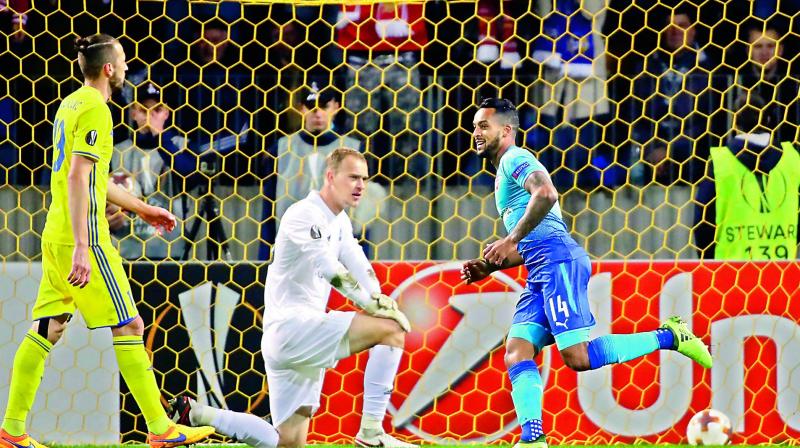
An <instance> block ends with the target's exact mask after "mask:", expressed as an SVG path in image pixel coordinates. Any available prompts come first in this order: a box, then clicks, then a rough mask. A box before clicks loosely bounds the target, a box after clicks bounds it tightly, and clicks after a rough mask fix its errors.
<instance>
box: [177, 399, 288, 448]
mask: <svg viewBox="0 0 800 448" xmlns="http://www.w3.org/2000/svg"><path fill="white" fill-rule="evenodd" d="M189 421H190V422H191V423H192V425H195V426H199V425H210V426H213V427H214V428H216V430H217V432H218V433H220V434H222V435H225V436H228V437H232V438H234V439H236V440H238V441H239V442H243V443H246V444H248V445H250V446H252V447H255V448H275V447H277V446H278V431H276V430H275V428H274V427H273V426H272V425H270V424H269V423H267V422H266V420H263V419H260V418H258V417H256V416H255V415H253V414H248V413H245V412H233V411H228V410H225V409H217V408H213V407H211V406H205V405H202V404H196V405H194V406H192V409H191V411H189Z"/></svg>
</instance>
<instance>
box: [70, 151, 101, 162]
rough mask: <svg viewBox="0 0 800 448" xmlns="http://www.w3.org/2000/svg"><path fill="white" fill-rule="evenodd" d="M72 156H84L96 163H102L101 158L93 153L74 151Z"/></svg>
mask: <svg viewBox="0 0 800 448" xmlns="http://www.w3.org/2000/svg"><path fill="white" fill-rule="evenodd" d="M72 155H73V156H83V157H86V158H87V159H92V161H94V162H99V161H100V156H98V155H97V154H94V153H91V152H87V151H72Z"/></svg>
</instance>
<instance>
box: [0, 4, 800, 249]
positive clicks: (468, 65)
mask: <svg viewBox="0 0 800 448" xmlns="http://www.w3.org/2000/svg"><path fill="white" fill-rule="evenodd" d="M83 3H85V5H83ZM718 3H719V2H715V1H711V2H691V1H685V0H684V1H680V2H679V1H656V0H636V1H634V2H630V1H624V0H584V1H582V2H581V1H558V2H553V1H533V0H532V1H529V2H517V1H514V2H511V1H508V0H479V1H478V2H476V3H475V4H471V3H470V2H465V3H458V2H456V3H448V2H445V1H429V2H425V3H424V4H420V3H409V4H402V3H386V4H376V5H375V6H373V7H369V6H346V7H343V6H335V5H328V6H305V7H292V6H286V5H275V4H273V5H253V4H242V3H239V2H220V3H214V4H209V3H194V2H188V1H186V0H168V1H165V2H109V1H105V0H87V1H86V2H55V1H44V2H37V3H36V7H35V8H34V7H33V6H32V5H31V2H29V1H28V0H0V26H2V27H3V31H4V33H5V34H7V35H9V36H10V37H11V38H10V39H7V40H5V41H4V42H5V43H6V45H7V48H5V49H4V50H5V51H3V52H2V53H0V76H2V78H4V79H5V80H7V86H8V91H7V93H6V94H4V95H3V96H1V97H0V124H2V126H0V131H2V135H0V165H2V166H4V167H6V168H5V169H3V170H0V173H1V174H2V175H4V176H5V180H6V182H7V183H8V184H12V185H15V186H21V187H23V188H24V187H25V186H28V185H45V184H47V183H48V181H49V180H48V176H49V170H48V169H46V167H47V166H48V163H49V161H48V160H49V155H50V147H51V139H52V138H51V135H50V132H51V130H50V127H49V126H47V125H45V124H46V123H49V122H50V120H51V119H52V114H53V113H54V110H55V109H54V107H55V105H56V104H57V103H58V101H56V100H57V99H58V98H59V97H60V95H62V92H64V91H70V90H72V88H73V87H74V86H75V85H76V84H77V79H76V78H74V77H73V78H70V75H71V74H73V73H74V67H73V66H72V61H73V60H74V55H72V54H70V53H69V51H66V50H64V48H68V47H65V46H64V43H65V42H70V41H71V38H73V37H74V36H73V35H72V34H71V33H72V32H73V31H77V30H82V29H85V30H87V32H95V31H100V32H104V33H108V34H110V35H113V36H122V38H121V39H120V40H121V42H122V43H123V45H124V46H125V47H126V49H127V51H129V53H130V54H131V55H134V56H135V58H132V62H131V64H130V68H129V75H128V79H129V81H130V83H129V84H130V85H129V86H127V88H126V89H124V90H123V93H122V94H121V95H119V96H118V97H117V98H114V100H113V102H112V103H111V107H112V113H113V116H114V123H115V125H116V126H115V129H114V139H115V143H117V149H118V152H119V157H118V162H115V163H118V165H117V167H118V168H119V169H121V170H124V171H126V172H127V173H129V174H131V175H132V177H134V178H136V179H137V183H138V184H139V185H140V188H141V190H142V193H144V194H151V195H152V193H154V192H158V193H159V194H158V195H157V196H158V200H160V201H162V202H163V203H165V204H169V203H172V208H173V210H176V211H177V212H176V215H178V216H179V217H181V216H190V215H192V214H194V213H195V210H197V211H199V210H200V209H201V206H200V205H198V204H199V203H198V202H196V201H195V202H193V199H202V198H204V197H207V196H210V195H215V196H221V194H220V193H215V191H214V188H218V189H222V190H223V191H229V190H225V189H226V188H228V189H230V188H233V189H235V188H238V187H247V186H252V187H254V188H256V191H259V192H261V193H262V196H263V197H262V198H260V199H262V200H263V201H264V203H265V206H264V213H263V214H262V216H260V219H261V221H260V222H253V223H250V224H249V225H251V226H256V227H259V226H274V220H275V219H280V216H279V212H280V210H281V209H282V206H280V203H281V201H282V200H283V199H285V198H281V197H277V196H279V195H287V194H290V193H288V192H291V191H292V190H293V188H300V189H301V190H302V191H305V190H307V188H308V186H309V185H313V176H314V173H313V172H310V174H308V175H307V176H306V177H307V178H308V179H306V180H302V181H298V182H300V183H303V182H305V184H303V186H297V185H295V186H288V187H287V186H285V185H286V184H287V183H291V182H293V181H296V180H297V179H293V178H292V176H294V174H292V173H293V169H292V168H291V166H292V165H291V163H294V164H296V166H298V167H301V168H298V169H300V170H303V169H306V168H302V166H304V165H303V163H307V160H306V159H302V160H301V158H299V156H296V155H295V156H293V157H296V158H297V159H296V160H293V161H289V159H287V156H286V154H285V153H281V150H282V149H281V148H283V151H286V149H285V145H284V146H283V147H282V146H281V139H282V138H288V137H287V136H290V135H293V134H295V133H300V134H303V135H304V136H305V138H306V141H307V142H310V143H309V144H310V145H311V147H314V146H315V145H320V146H324V145H325V144H327V143H329V142H331V141H333V140H331V139H335V140H336V141H339V139H344V138H348V139H354V140H348V141H349V142H358V145H359V148H357V149H361V150H362V151H364V152H365V154H366V155H367V158H368V160H369V163H370V171H371V172H372V173H374V174H375V177H374V179H375V181H376V183H377V184H379V185H380V186H381V187H382V188H383V191H384V194H385V193H386V191H387V190H390V191H391V195H393V196H395V197H399V198H400V199H409V198H411V197H412V196H413V195H414V194H423V195H427V197H435V196H436V195H437V194H438V193H437V192H438V191H441V190H442V189H443V188H445V187H466V188H477V187H478V186H484V187H487V188H491V182H492V181H491V177H490V176H487V175H484V174H481V170H482V169H483V168H484V166H483V163H482V161H480V160H479V159H478V158H477V156H476V155H475V154H474V151H472V146H473V145H472V142H471V137H470V131H469V129H468V128H469V126H468V124H467V123H468V121H469V119H470V118H469V117H471V114H472V113H473V112H474V110H473V109H472V108H471V106H472V105H473V104H474V103H475V100H476V98H479V97H488V96H495V95H502V96H503V97H506V98H509V99H511V100H512V101H514V102H515V103H516V104H517V105H518V106H519V110H520V113H521V117H522V123H521V129H520V130H521V131H522V135H523V138H522V139H520V140H521V141H519V142H518V143H523V144H524V146H526V147H527V148H529V149H531V150H533V151H534V152H535V153H536V155H537V156H538V157H539V159H540V160H541V161H542V162H543V163H544V165H545V166H546V167H547V168H548V170H550V171H551V172H552V173H553V180H554V183H555V185H556V186H557V188H559V190H561V191H562V192H567V191H577V192H584V193H587V194H589V195H592V194H607V192H609V191H614V190H617V189H622V188H627V187H631V186H634V187H645V186H651V185H660V186H683V187H686V188H690V187H693V186H695V185H696V184H697V183H698V182H700V181H701V180H702V179H703V177H704V174H705V173H706V170H707V164H708V162H709V158H710V153H709V150H710V148H712V147H714V146H718V145H721V144H725V142H726V140H727V139H728V138H729V137H730V134H731V132H732V122H733V120H732V117H733V111H734V102H735V100H736V99H737V98H738V97H741V96H743V95H744V96H747V95H748V94H750V95H754V94H757V96H759V97H760V98H761V99H763V100H764V101H765V106H764V111H763V113H766V114H768V115H769V116H770V117H772V119H771V121H770V123H771V126H772V129H769V132H770V133H771V135H772V138H773V139H774V140H775V141H776V142H797V141H798V137H797V123H798V117H799V116H800V103H798V97H799V96H800V95H798V85H799V82H800V70H798V66H797V61H796V60H795V56H796V55H797V53H798V52H797V48H800V40H799V39H798V38H799V37H800V21H798V20H797V17H798V16H797V12H798V9H800V7H798V6H797V5H795V4H794V3H793V2H775V1H770V0H766V1H764V0H759V1H754V2H733V3H728V4H726V7H724V8H722V7H720V5H718ZM476 12H477V14H476ZM793 18H794V19H793ZM65 80H67V81H65ZM312 86H313V87H312ZM320 91H324V92H325V95H329V96H325V101H317V102H316V103H315V102H314V101H313V100H312V101H310V102H309V100H308V98H309V96H310V97H311V98H315V97H314V94H315V92H320ZM141 92H144V93H141ZM330 101H333V102H334V103H335V110H332V111H328V112H325V109H326V108H327V107H328V105H329V102H330ZM303 108H305V110H303ZM317 109H319V110H320V111H321V112H319V113H320V114H321V115H320V117H319V120H321V122H322V123H325V126H326V128H324V129H323V128H320V129H311V128H313V126H312V127H311V128H310V127H309V126H308V122H309V120H312V119H314V118H313V116H312V115H313V114H312V115H309V113H311V112H314V111H315V110H317ZM454 131H455V132H454ZM301 137H302V136H301ZM323 138H324V139H327V140H326V141H321V140H319V139H323ZM353 144H355V143H353ZM443 148H445V149H447V150H446V151H443V150H442V149H443ZM126 151H128V153H131V154H133V153H135V152H137V151H138V154H140V155H141V154H146V155H147V157H138V158H137V159H136V160H137V161H138V164H135V163H133V162H132V160H131V159H130V158H128V159H126V158H125V156H124V154H125V152H126ZM131 151H134V152H131ZM290 152H291V151H290ZM282 160H284V161H285V162H283V163H284V166H281V163H282V162H281V161H282ZM286 163H289V165H286ZM145 165H147V167H146V169H145ZM287 166H289V168H287ZM487 169H488V168H487ZM312 171H313V170H312ZM143 177H144V178H143ZM301 187H302V188H301ZM303 188H305V190H303ZM295 199H297V198H295ZM686 202H687V204H688V203H690V202H692V196H691V193H689V194H688V195H687V196H686ZM703 203H704V204H707V203H708V201H707V200H706V201H705V202H703ZM202 208H203V209H204V210H206V209H207V210H210V212H209V213H214V206H213V205H211V206H208V207H206V206H205V205H203V206H202ZM217 208H218V207H217ZM567 210H569V207H567ZM109 212H110V213H111V215H113V213H112V212H116V211H114V210H110V211H109ZM217 212H218V211H217ZM205 218H206V219H207V220H209V221H211V220H213V218H214V217H213V216H206V217H205ZM117 220H119V219H118V218H117ZM701 220H702V218H701ZM129 227H133V232H134V234H135V232H136V230H135V229H136V225H135V224H134V225H130V224H127V227H126V224H125V223H122V222H120V223H119V227H118V229H122V230H121V231H122V232H125V231H126V230H125V229H127V228H129ZM140 230H141V229H140ZM231 230H232V231H235V229H231ZM369 231H370V229H369V228H368V226H366V225H365V226H364V229H363V232H365V233H366V232H369ZM375 232H379V231H378V230H375ZM272 233H273V232H271V231H268V230H267V231H265V230H264V228H261V229H260V230H256V231H255V235H258V234H260V235H261V236H262V241H261V242H262V244H263V245H266V246H269V245H270V243H271V241H270V239H271V238H272ZM120 235H121V239H122V240H123V241H124V240H125V238H126V236H125V235H123V234H120ZM128 235H129V236H128V237H127V238H128V239H129V240H130V239H131V236H130V235H131V234H128ZM141 238H144V239H147V238H150V236H143V237H141ZM158 238H163V237H158ZM174 239H175V240H176V241H180V244H179V245H175V247H172V251H171V252H170V251H168V250H166V249H164V247H161V246H159V245H152V246H154V247H152V248H150V247H148V248H147V251H153V252H152V253H145V250H144V249H143V247H144V246H142V247H139V248H133V249H131V252H130V258H131V259H136V258H138V257H141V256H147V257H148V258H158V259H160V258H168V257H169V258H173V259H179V258H181V257H182V256H183V254H184V248H185V246H186V244H187V243H190V242H193V241H195V238H192V237H190V236H189V235H187V231H186V229H184V232H183V233H182V234H181V232H178V234H177V235H175V236H174ZM434 239H435V238H434ZM689 243H691V242H689ZM178 247H179V248H178ZM179 252H180V253H179ZM692 253H693V254H694V255H695V256H697V254H698V253H699V254H701V255H702V254H703V251H702V250H699V252H696V251H694V250H693V251H692ZM373 255H374V256H380V255H381V254H373ZM623 255H625V254H623ZM193 256H196V257H201V256H200V255H193ZM253 256H255V255H253ZM268 256H269V255H268V250H264V249H263V248H262V250H261V251H259V255H258V257H259V258H262V259H266V258H267V257H268ZM680 256H686V255H685V254H684V255H680Z"/></svg>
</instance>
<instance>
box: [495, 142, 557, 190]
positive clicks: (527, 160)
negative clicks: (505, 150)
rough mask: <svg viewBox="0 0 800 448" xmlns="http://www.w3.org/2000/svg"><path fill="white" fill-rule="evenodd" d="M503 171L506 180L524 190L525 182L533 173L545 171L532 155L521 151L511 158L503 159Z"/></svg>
mask: <svg viewBox="0 0 800 448" xmlns="http://www.w3.org/2000/svg"><path fill="white" fill-rule="evenodd" d="M503 171H504V172H505V174H506V176H507V178H508V179H509V180H511V181H513V182H514V183H516V184H517V185H518V186H520V187H521V188H525V180H527V179H528V176H530V175H531V173H533V172H534V171H545V172H546V171H547V170H546V169H545V168H544V166H543V165H542V164H541V163H539V161H538V160H536V157H534V156H533V154H531V153H529V152H528V151H526V150H521V151H518V152H516V153H514V154H513V155H511V157H504V158H503Z"/></svg>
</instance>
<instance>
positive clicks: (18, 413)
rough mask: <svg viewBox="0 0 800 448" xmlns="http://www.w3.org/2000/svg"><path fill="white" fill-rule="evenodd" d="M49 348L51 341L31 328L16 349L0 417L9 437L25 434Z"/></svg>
mask: <svg viewBox="0 0 800 448" xmlns="http://www.w3.org/2000/svg"><path fill="white" fill-rule="evenodd" d="M51 348H53V344H51V343H50V341H48V340H47V339H46V338H43V337H41V336H39V334H38V333H36V332H35V331H33V330H30V331H28V332H27V333H26V334H25V338H24V339H23V340H22V343H21V344H20V345H19V348H18V349H17V354H16V355H15V356H14V367H13V368H12V369H11V385H10V387H9V390H8V406H7V407H6V415H5V418H4V419H3V429H4V430H5V431H6V432H7V433H9V434H11V435H12V436H21V435H22V434H25V420H26V419H27V418H28V412H30V410H31V406H33V399H34V398H36V391H37V390H38V389H39V384H40V383H41V382H42V374H44V360H45V359H46V358H47V354H48V353H50V349H51Z"/></svg>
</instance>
